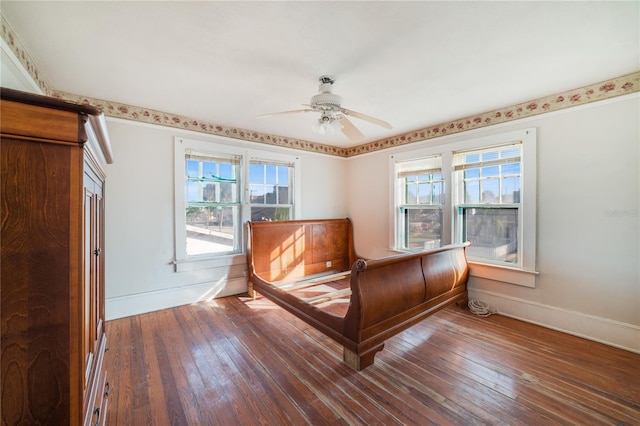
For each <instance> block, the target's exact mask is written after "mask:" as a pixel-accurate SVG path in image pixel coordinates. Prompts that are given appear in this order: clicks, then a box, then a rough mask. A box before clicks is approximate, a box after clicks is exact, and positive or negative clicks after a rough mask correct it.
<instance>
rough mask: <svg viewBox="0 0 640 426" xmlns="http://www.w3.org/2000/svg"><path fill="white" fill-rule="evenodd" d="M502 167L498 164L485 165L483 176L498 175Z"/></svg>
mask: <svg viewBox="0 0 640 426" xmlns="http://www.w3.org/2000/svg"><path fill="white" fill-rule="evenodd" d="M499 172H500V168H499V167H498V166H491V167H483V168H482V177H490V176H498V174H499Z"/></svg>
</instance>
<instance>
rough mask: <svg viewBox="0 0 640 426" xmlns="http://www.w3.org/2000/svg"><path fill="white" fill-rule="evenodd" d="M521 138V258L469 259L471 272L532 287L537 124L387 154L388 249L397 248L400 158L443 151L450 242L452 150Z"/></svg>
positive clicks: (447, 240)
mask: <svg viewBox="0 0 640 426" xmlns="http://www.w3.org/2000/svg"><path fill="white" fill-rule="evenodd" d="M515 141H522V163H521V164H522V166H521V167H522V169H521V173H522V186H521V200H522V209H521V215H522V217H521V219H522V226H521V227H520V232H521V235H519V240H520V241H521V244H522V252H521V253H522V261H521V264H520V266H519V267H513V266H506V265H494V264H489V263H481V262H471V261H470V262H469V264H470V274H471V276H474V277H478V278H485V279H491V280H494V281H501V282H505V283H511V284H516V285H521V286H525V287H535V277H536V275H537V274H538V272H536V240H537V231H536V223H537V219H536V212H537V206H536V198H537V196H536V182H537V176H536V170H537V168H536V145H537V132H536V128H528V129H523V130H517V131H513V132H506V133H500V134H496V135H491V136H486V137H481V138H474V139H468V140H463V141H456V142H449V143H444V144H439V145H435V146H430V147H425V148H420V149H416V150H412V151H405V152H401V153H397V154H393V155H391V156H390V157H389V180H390V183H389V189H390V191H389V194H390V199H389V209H390V211H389V218H390V224H389V246H390V249H391V250H396V251H398V250H399V249H398V247H399V242H398V241H397V238H398V237H397V232H396V230H397V229H398V228H397V226H398V212H397V209H396V206H397V205H398V204H397V203H398V201H399V197H400V196H401V194H399V188H398V184H397V179H396V163H397V162H402V161H409V160H415V159H418V158H423V157H431V156H434V155H442V173H443V174H444V175H445V176H446V179H445V206H444V207H443V218H442V220H443V224H442V225H443V228H444V229H443V238H444V241H443V244H450V243H451V242H453V241H456V235H455V232H456V228H455V226H454V221H455V217H453V216H452V215H453V185H454V182H453V166H452V163H453V153H454V152H455V151H465V150H472V149H480V148H484V147H491V146H497V145H506V144H508V143H510V142H515Z"/></svg>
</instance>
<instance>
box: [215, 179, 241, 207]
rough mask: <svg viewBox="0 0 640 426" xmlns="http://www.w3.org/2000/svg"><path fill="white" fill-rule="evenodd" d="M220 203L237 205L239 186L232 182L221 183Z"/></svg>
mask: <svg viewBox="0 0 640 426" xmlns="http://www.w3.org/2000/svg"><path fill="white" fill-rule="evenodd" d="M218 185H219V187H220V202H221V203H237V202H238V191H237V185H236V184H235V183H230V182H220V183H219V184H218Z"/></svg>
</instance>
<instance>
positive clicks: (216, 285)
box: [105, 278, 247, 321]
mask: <svg viewBox="0 0 640 426" xmlns="http://www.w3.org/2000/svg"><path fill="white" fill-rule="evenodd" d="M246 291H247V279H246V278H231V279H228V280H222V281H211V282H206V283H201V284H193V285H189V286H184V287H174V288H169V289H165V290H158V291H151V292H147V293H139V294H132V295H127V296H121V297H111V298H107V299H106V300H105V316H106V319H107V321H108V320H113V319H118V318H124V317H129V316H132V315H139V314H145V313H147V312H153V311H159V310H161V309H167V308H174V307H176V306H181V305H188V304H190V303H195V302H202V301H205V300H211V299H214V298H217V297H225V296H231V295H234V294H241V293H244V292H246Z"/></svg>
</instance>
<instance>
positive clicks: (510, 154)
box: [389, 129, 536, 287]
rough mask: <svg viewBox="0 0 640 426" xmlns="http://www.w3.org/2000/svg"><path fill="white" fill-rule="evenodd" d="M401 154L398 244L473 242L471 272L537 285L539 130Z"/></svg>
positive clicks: (394, 162)
mask: <svg viewBox="0 0 640 426" xmlns="http://www.w3.org/2000/svg"><path fill="white" fill-rule="evenodd" d="M438 142H440V143H439V144H437V145H436V144H433V143H432V144H431V145H430V146H428V147H425V148H422V149H417V150H413V151H406V152H403V153H399V154H394V155H392V156H391V157H390V159H389V160H390V162H389V167H390V172H391V175H392V176H393V179H392V180H393V181H392V183H391V185H392V191H391V192H392V194H391V197H392V203H390V204H391V206H392V208H393V212H392V214H391V217H392V221H393V223H392V224H391V227H390V229H392V230H393V232H392V233H391V234H392V235H390V241H391V244H392V247H393V248H394V249H397V250H401V251H406V250H422V249H427V248H434V247H439V246H440V245H444V244H450V243H452V242H464V241H467V240H469V241H471V246H470V247H469V248H468V250H467V257H468V259H469V261H470V262H471V263H472V268H471V274H472V275H475V276H483V277H485V278H490V279H496V280H500V281H504V282H511V283H515V284H520V285H524V286H529V287H533V286H535V274H536V272H535V251H536V249H535V247H536V130H535V129H526V130H520V131H515V132H509V133H503V134H497V135H493V136H489V137H484V138H477V139H467V140H463V139H461V137H460V136H458V135H456V136H451V137H443V138H442V139H441V140H440V141H438Z"/></svg>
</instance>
